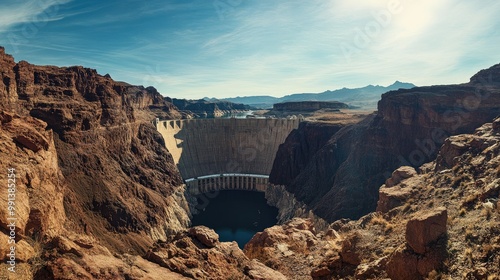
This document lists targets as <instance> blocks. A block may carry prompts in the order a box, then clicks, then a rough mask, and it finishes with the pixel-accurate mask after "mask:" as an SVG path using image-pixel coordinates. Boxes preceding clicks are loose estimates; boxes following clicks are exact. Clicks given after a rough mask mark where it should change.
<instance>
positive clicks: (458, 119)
mask: <svg viewBox="0 0 500 280" xmlns="http://www.w3.org/2000/svg"><path fill="white" fill-rule="evenodd" d="M499 69H500V65H495V66H493V67H491V68H490V69H487V70H482V71H481V72H479V73H478V74H477V75H475V76H474V77H472V78H471V80H470V82H469V83H466V84H460V85H449V86H432V87H416V88H412V89H401V90H398V91H391V92H388V93H386V94H384V95H383V96H382V100H381V101H380V102H379V105H378V107H379V110H378V112H377V113H376V114H375V115H373V116H370V117H368V118H367V119H365V120H364V121H363V122H360V123H359V124H356V125H351V126H348V127H346V128H344V129H341V130H340V131H339V132H337V133H336V134H334V135H333V136H332V138H331V139H330V141H329V142H328V143H327V144H326V145H324V146H323V147H322V148H321V149H320V151H318V152H317V153H315V154H314V156H312V158H311V159H308V160H307V161H304V160H303V159H300V158H297V159H296V160H292V161H286V160H283V159H279V160H280V161H281V162H276V163H275V165H276V166H280V165H281V168H275V169H273V171H272V172H271V176H270V178H271V183H275V184H281V183H287V184H286V186H287V189H288V190H289V191H290V192H292V193H294V194H295V196H296V197H297V199H299V200H301V201H303V202H305V203H306V204H308V206H309V207H310V208H311V209H313V210H314V212H315V213H316V214H317V215H319V216H320V217H323V218H325V219H327V220H329V221H334V220H336V219H339V218H358V217H360V216H361V215H363V214H366V213H368V212H370V211H372V210H374V209H375V207H376V202H377V199H378V188H379V186H380V185H381V184H382V183H383V182H384V181H385V179H387V178H388V176H390V174H391V172H392V171H393V170H395V169H396V168H397V167H399V166H402V165H411V166H414V167H417V166H420V165H421V164H423V163H425V162H428V161H430V160H432V159H434V158H435V156H436V154H437V151H438V149H439V147H440V146H441V145H442V143H443V141H444V139H445V138H446V137H447V136H450V135H454V134H458V133H470V132H472V131H473V130H474V128H475V127H478V126H480V125H481V124H483V123H485V122H488V121H491V120H492V119H493V118H495V117H496V116H498V115H500V106H499V104H500V83H499V82H498V80H499V79H500V72H499ZM302 129H304V128H302ZM300 145H306V146H307V145H308V143H300V142H299V141H297V139H293V138H289V140H288V142H287V143H285V144H284V145H283V147H282V149H288V148H287V147H290V146H300ZM279 153H280V152H279ZM283 153H285V151H283ZM297 166H301V168H300V172H299V174H298V175H295V173H297V172H295V173H294V174H290V176H289V175H288V173H290V171H289V170H291V169H296V167H297ZM286 177H288V178H290V179H291V178H294V179H293V180H291V181H288V182H287V180H283V179H282V178H286Z"/></svg>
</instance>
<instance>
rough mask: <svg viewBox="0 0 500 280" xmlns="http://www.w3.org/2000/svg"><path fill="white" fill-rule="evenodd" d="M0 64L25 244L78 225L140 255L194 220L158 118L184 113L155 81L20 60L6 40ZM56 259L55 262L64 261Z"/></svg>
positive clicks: (6, 140) (7, 155)
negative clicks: (143, 83) (147, 83)
mask: <svg viewBox="0 0 500 280" xmlns="http://www.w3.org/2000/svg"><path fill="white" fill-rule="evenodd" d="M0 69H2V71H1V73H2V74H1V75H2V79H1V81H0V97H1V101H2V102H0V110H1V111H2V113H1V119H2V120H1V126H2V127H1V131H0V132H1V137H2V145H1V148H2V153H1V154H2V166H3V167H5V168H4V169H5V170H7V168H15V170H16V176H17V177H18V180H17V193H16V210H17V211H16V215H17V218H18V219H19V220H18V223H17V226H18V227H17V228H16V232H17V233H18V235H17V238H18V239H19V240H18V241H19V243H18V244H19V246H21V244H23V245H22V246H25V247H29V246H31V247H33V248H34V247H36V246H37V244H39V243H41V244H52V243H50V242H51V241H50V240H51V239H52V238H55V237H56V236H58V235H65V236H67V235H68V234H69V233H68V232H67V231H71V232H73V233H74V234H85V235H89V236H94V237H95V239H94V241H95V243H99V244H102V245H104V246H106V247H107V248H108V249H110V250H112V251H113V252H122V253H123V252H129V253H135V254H137V253H141V252H145V251H146V250H147V249H148V248H149V246H150V245H151V244H152V243H153V241H154V240H157V239H165V238H166V236H167V234H171V233H173V232H176V231H179V230H182V229H184V228H185V227H186V226H187V225H188V223H189V213H188V212H187V211H188V207H187V203H186V202H185V201H184V199H183V189H182V187H181V184H182V181H181V178H180V176H179V173H178V171H177V169H176V167H175V165H174V163H173V161H172V158H171V156H170V155H169V153H168V151H167V150H166V149H165V146H164V144H163V139H162V138H161V135H160V134H159V133H158V132H157V131H156V129H155V128H154V126H153V125H152V123H151V121H152V120H154V118H155V117H161V118H165V117H170V118H174V117H177V118H180V117H181V114H180V113H179V112H178V111H176V109H175V107H174V106H173V105H172V104H171V103H169V102H167V101H165V100H164V99H163V97H162V96H161V95H160V94H159V93H158V92H156V90H155V89H153V88H143V87H137V86H131V85H128V84H125V83H121V82H115V81H113V80H112V79H111V78H110V77H109V76H101V75H98V74H97V73H96V71H95V70H92V69H86V68H83V67H68V68H58V67H53V66H36V65H31V64H29V63H27V62H24V61H21V62H19V63H15V62H14V59H13V58H12V57H11V56H9V55H6V54H5V53H4V49H3V48H2V49H0ZM1 176H2V177H1V179H2V181H4V179H5V181H6V178H5V176H7V174H6V173H2V174H1ZM4 195H6V193H4V192H2V195H1V198H2V201H4V202H5V201H6V197H4ZM1 209H2V210H0V211H3V210H5V209H4V207H2V208H1ZM2 214H5V213H3V212H2ZM4 216H5V215H2V217H4ZM2 225H3V228H5V227H6V221H3V220H2ZM62 229H64V230H62ZM2 234H3V233H2ZM2 240H4V239H3V237H2ZM24 241H26V242H27V243H23V242H24ZM2 244H3V243H2ZM44 246H45V245H44ZM96 246H97V245H96ZM3 248H7V247H4V246H3V245H2V249H3ZM108 249H106V250H108ZM19 250H20V251H21V249H19ZM22 251H24V252H29V250H28V249H26V250H22ZM35 251H36V250H35ZM36 253H37V252H35V254H36ZM38 253H39V252H38ZM63 256H64V254H63ZM1 258H2V259H4V258H5V254H2V257H1ZM54 258H55V259H54V262H51V266H54V265H57V264H58V263H60V262H65V261H59V260H58V257H57V256H54ZM62 258H63V259H64V257H62ZM27 259H29V256H26V257H25V258H24V259H20V258H18V260H19V261H26V260H27ZM56 270H57V268H54V269H53V271H54V272H55V271H56ZM54 277H55V276H54Z"/></svg>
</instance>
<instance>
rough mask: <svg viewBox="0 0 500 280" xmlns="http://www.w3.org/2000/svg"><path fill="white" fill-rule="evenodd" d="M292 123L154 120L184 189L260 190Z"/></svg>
mask: <svg viewBox="0 0 500 280" xmlns="http://www.w3.org/2000/svg"><path fill="white" fill-rule="evenodd" d="M299 122H300V120H298V119H236V118H233V119H191V120H165V121H159V120H157V121H156V128H157V130H158V131H159V132H160V133H161V135H162V136H163V138H164V140H165V146H166V148H167V149H168V151H169V152H170V153H171V154H172V156H173V158H174V162H175V164H176V165H177V167H178V169H179V171H180V173H181V175H182V177H183V179H184V180H185V182H186V185H187V186H188V189H189V191H190V192H191V193H193V194H198V193H203V192H208V191H215V190H230V189H231V190H234V189H236V190H263V188H265V186H267V183H268V178H269V173H270V172H271V169H272V166H273V162H274V158H275V155H276V152H277V151H278V148H279V145H280V144H282V143H283V142H284V141H285V139H286V137H287V136H288V134H290V132H291V131H292V130H293V129H296V128H298V126H299Z"/></svg>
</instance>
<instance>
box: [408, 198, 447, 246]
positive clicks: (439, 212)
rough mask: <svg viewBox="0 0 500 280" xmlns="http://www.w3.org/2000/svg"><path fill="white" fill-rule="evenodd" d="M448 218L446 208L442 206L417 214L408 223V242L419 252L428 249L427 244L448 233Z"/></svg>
mask: <svg viewBox="0 0 500 280" xmlns="http://www.w3.org/2000/svg"><path fill="white" fill-rule="evenodd" d="M447 219H448V215H447V211H446V208H444V207H440V208H437V209H434V210H432V211H429V212H426V213H417V216H416V217H414V218H413V219H411V220H410V221H408V223H407V224H406V235H405V237H406V242H407V243H408V245H409V246H410V247H411V248H412V249H413V251H415V252H416V253H419V254H424V253H425V252H426V251H427V246H428V245H429V244H431V243H432V242H435V241H437V240H438V238H439V237H441V236H443V235H445V234H446V222H447Z"/></svg>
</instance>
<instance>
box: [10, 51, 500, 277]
mask: <svg viewBox="0 0 500 280" xmlns="http://www.w3.org/2000/svg"><path fill="white" fill-rule="evenodd" d="M499 69H500V66H494V67H492V68H491V69H488V70H483V71H481V72H479V73H478V74H477V75H475V76H474V77H473V78H472V79H471V82H470V83H468V84H463V85H455V86H441V87H428V88H427V87H426V88H415V89H412V90H400V91H397V92H390V93H387V94H386V95H384V98H383V99H382V101H381V102H380V107H379V109H380V110H379V112H378V113H376V114H374V115H372V116H370V117H368V118H367V119H365V120H364V121H362V122H360V123H358V124H355V125H352V124H343V125H338V124H312V123H303V124H301V126H300V127H299V129H297V130H296V131H294V132H293V133H292V134H291V135H290V136H289V137H288V139H287V141H286V142H285V143H284V144H283V145H282V147H281V151H280V152H278V155H277V158H279V161H281V162H275V164H274V166H275V168H274V170H273V173H274V174H272V177H273V178H274V180H275V181H276V183H278V184H280V185H281V186H280V188H283V185H284V186H286V188H287V190H289V191H290V193H292V194H293V196H294V197H295V198H297V199H299V200H300V202H295V200H294V202H293V204H294V205H299V206H297V207H300V208H301V209H302V208H304V207H306V206H307V209H302V213H307V212H308V211H309V210H314V212H315V213H316V214H319V215H321V216H322V217H325V218H327V219H329V220H330V221H333V220H335V221H334V222H333V223H331V224H329V225H328V226H327V229H325V230H323V229H320V228H317V227H315V226H314V225H315V222H316V221H313V220H308V219H301V218H296V219H292V220H290V221H288V222H286V223H284V224H282V225H277V226H274V227H272V228H268V229H266V230H264V231H263V232H261V233H258V234H256V235H255V236H254V237H253V238H252V240H251V241H250V242H249V243H248V244H247V245H246V246H245V249H244V250H243V251H242V250H241V249H239V248H238V246H237V244H236V243H228V242H220V241H219V240H218V235H217V234H216V233H215V232H214V231H212V230H211V229H209V228H206V227H194V228H190V229H189V228H188V225H189V215H190V213H189V207H188V202H187V200H186V197H185V193H186V192H185V189H184V186H183V182H182V179H181V177H180V174H179V170H178V169H177V168H176V166H175V165H174V162H173V158H172V156H171V154H170V153H169V152H168V151H167V149H166V148H165V145H164V144H165V143H164V142H163V141H164V140H163V138H162V137H161V135H160V134H159V133H158V132H157V131H156V129H155V127H154V125H153V123H152V122H153V121H154V119H155V118H157V117H160V118H181V117H187V116H188V115H187V114H186V113H184V114H182V113H180V112H178V111H177V110H176V108H175V107H174V106H173V105H172V104H171V103H170V102H168V100H165V99H164V98H163V97H162V96H161V95H160V94H159V93H158V92H157V91H156V90H155V89H154V88H151V87H149V88H144V87H140V86H132V85H128V84H126V83H123V82H116V81H113V80H112V79H111V78H110V76H109V75H106V76H101V75H99V74H97V73H96V71H95V70H92V69H87V68H83V67H63V68H59V67H53V66H36V65H31V64H29V63H28V62H23V61H21V62H19V63H16V62H15V61H14V59H13V58H12V57H11V56H9V55H6V54H5V53H4V49H3V48H0V75H1V80H0V101H1V102H0V141H1V142H0V158H1V161H0V165H1V167H2V170H4V171H5V170H7V172H3V173H1V174H0V181H2V182H8V183H9V184H11V185H12V186H13V187H10V186H9V189H13V190H14V189H15V211H14V212H13V213H11V211H12V210H9V208H6V207H5V205H9V202H11V201H12V196H9V192H5V191H4V192H0V203H1V204H2V206H1V207H0V254H1V256H0V260H1V261H2V263H1V264H0V278H1V279H190V278H191V279H192V278H197V279H342V278H353V277H354V278H356V279H384V278H387V277H390V278H392V279H396V280H397V279H424V278H430V279H448V278H451V279H489V280H493V279H499V276H500V270H499V264H500V246H499V244H500V226H499V224H500V210H499V208H500V207H499V206H500V205H499V203H500V179H499V177H500V156H499V155H500V119H496V120H494V121H493V123H488V124H484V125H482V123H481V122H485V120H488V119H493V118H494V115H495V114H497V115H498V114H499V112H498V110H500V109H499V106H498V104H499V100H498V98H499V94H498V91H499V90H498V82H499V78H498V77H499V76H498V75H499V73H500V71H499ZM450 100H453V101H455V100H456V101H460V102H459V104H461V105H460V106H462V107H457V106H455V105H456V103H454V102H451V101H450ZM476 124H480V125H482V126H480V125H477V127H479V126H480V127H479V128H478V129H476V130H475V131H473V127H474V126H475V125H476ZM462 132H471V133H472V132H473V134H460V133H462ZM451 134H454V136H451V137H446V136H449V135H451ZM429 139H430V140H429ZM434 157H435V160H434V161H431V162H429V163H426V164H422V163H423V161H430V160H431V159H433V158H434ZM417 159H418V160H417ZM403 165H412V167H401V168H399V169H398V167H400V166H403ZM396 169H397V170H396ZM9 170H10V171H9ZM280 170H283V171H282V172H281V171H280ZM394 170H395V171H394ZM386 171H387V172H386ZM8 172H9V173H8ZM280 172H281V174H280ZM9 174H14V175H9ZM12 177H15V183H11V182H9V181H8V179H9V178H10V179H12ZM384 182H385V185H383V183H384ZM14 185H15V186H14ZM381 185H382V187H380V186H381ZM379 188H380V200H379V199H378V197H379V195H378V193H379ZM287 195H288V194H287ZM273 196H275V197H276V196H277V194H273ZM281 202H283V201H281ZM281 202H280V201H277V202H276V203H281ZM294 205H291V206H290V207H291V208H294V207H295V206H294ZM376 205H378V210H379V211H378V212H372V211H373V210H374V209H375V206H376ZM294 213H295V212H294ZM365 214H366V215H365ZM13 215H15V217H16V218H17V220H16V223H15V224H12V222H11V221H10V220H9V219H8V218H9V217H11V216H13ZM339 217H351V218H356V217H359V219H358V220H354V221H349V220H346V219H337V218H339ZM11 237H12V238H11ZM11 240H15V241H16V242H15V250H14V251H15V256H16V258H15V260H16V263H15V271H16V272H15V274H12V273H11V272H10V271H9V270H8V268H10V267H11V265H10V264H9V263H8V262H7V260H9V258H10V257H9V254H12V249H11V248H10V247H11V245H12V242H11Z"/></svg>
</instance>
